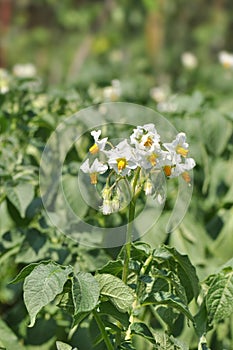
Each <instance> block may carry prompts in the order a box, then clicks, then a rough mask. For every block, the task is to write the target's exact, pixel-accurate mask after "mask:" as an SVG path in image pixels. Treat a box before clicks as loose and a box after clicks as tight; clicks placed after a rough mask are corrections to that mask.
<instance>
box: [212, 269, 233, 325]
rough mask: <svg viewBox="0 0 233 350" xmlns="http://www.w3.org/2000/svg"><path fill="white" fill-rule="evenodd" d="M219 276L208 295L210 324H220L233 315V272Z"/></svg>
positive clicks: (213, 281)
mask: <svg viewBox="0 0 233 350" xmlns="http://www.w3.org/2000/svg"><path fill="white" fill-rule="evenodd" d="M226 271H228V272H225V273H224V272H222V273H219V274H217V275H216V276H215V277H214V278H213V279H212V280H211V285H210V288H209V290H208V292H207V295H206V307H207V314H208V321H209V323H210V324H214V323H218V322H220V321H222V320H224V319H226V318H228V317H229V316H230V315H232V313H233V302H232V301H233V271H232V269H231V270H230V271H229V269H226Z"/></svg>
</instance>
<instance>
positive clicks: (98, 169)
mask: <svg viewBox="0 0 233 350" xmlns="http://www.w3.org/2000/svg"><path fill="white" fill-rule="evenodd" d="M80 169H81V170H82V171H83V172H84V173H87V174H89V175H90V179H91V184H92V185H96V184H97V175H98V174H103V173H105V172H106V171H107V170H108V166H107V165H106V164H103V163H101V162H100V161H99V160H98V159H97V158H96V159H95V160H94V162H93V164H92V165H91V166H90V161H89V158H87V159H86V161H85V162H84V163H83V164H82V165H81V167H80Z"/></svg>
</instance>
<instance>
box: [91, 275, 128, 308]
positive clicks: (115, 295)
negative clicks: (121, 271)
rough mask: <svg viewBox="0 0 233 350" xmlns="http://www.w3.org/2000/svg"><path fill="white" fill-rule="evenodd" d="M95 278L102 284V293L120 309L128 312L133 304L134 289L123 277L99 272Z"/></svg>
mask: <svg viewBox="0 0 233 350" xmlns="http://www.w3.org/2000/svg"><path fill="white" fill-rule="evenodd" d="M95 278H96V279H97V281H98V283H99V285H100V294H102V295H104V296H106V297H108V298H109V300H110V301H111V302H112V303H113V304H114V305H115V306H116V308H117V309H118V310H119V311H121V312H126V311H127V310H128V309H129V307H130V306H132V303H133V300H134V296H133V291H132V289H131V288H129V287H128V286H127V285H126V284H125V283H124V282H122V280H121V279H119V278H118V277H115V276H112V275H109V274H99V275H96V276H95Z"/></svg>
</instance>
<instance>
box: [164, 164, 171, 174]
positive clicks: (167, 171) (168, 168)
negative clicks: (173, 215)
mask: <svg viewBox="0 0 233 350" xmlns="http://www.w3.org/2000/svg"><path fill="white" fill-rule="evenodd" d="M163 171H164V173H165V175H166V176H170V175H171V173H172V167H171V166H170V165H165V167H164V168H163Z"/></svg>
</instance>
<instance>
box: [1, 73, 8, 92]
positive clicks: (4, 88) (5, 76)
mask: <svg viewBox="0 0 233 350" xmlns="http://www.w3.org/2000/svg"><path fill="white" fill-rule="evenodd" d="M9 85H10V76H9V74H8V72H7V70H6V69H3V68H0V93H1V94H6V93H7V92H8V91H9V90H10V86H9Z"/></svg>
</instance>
